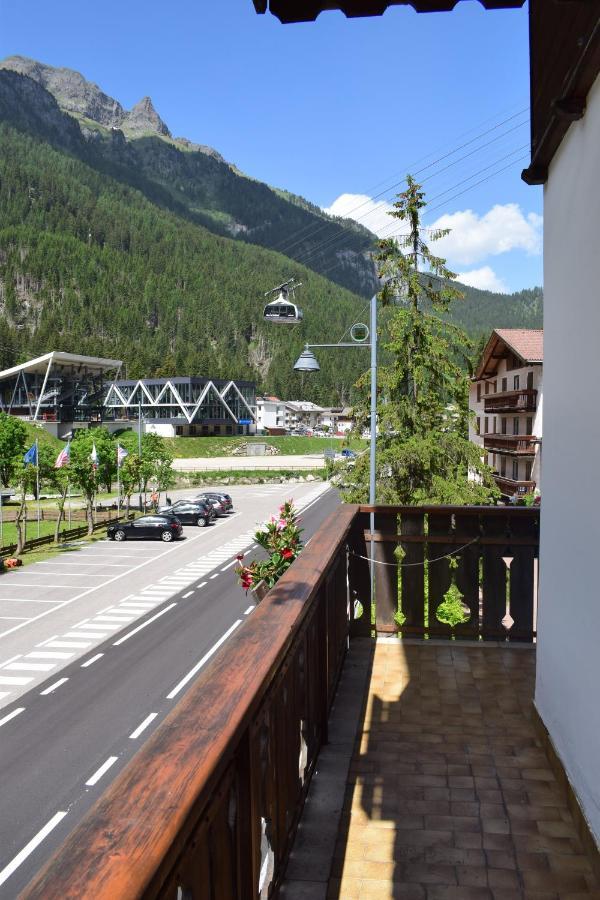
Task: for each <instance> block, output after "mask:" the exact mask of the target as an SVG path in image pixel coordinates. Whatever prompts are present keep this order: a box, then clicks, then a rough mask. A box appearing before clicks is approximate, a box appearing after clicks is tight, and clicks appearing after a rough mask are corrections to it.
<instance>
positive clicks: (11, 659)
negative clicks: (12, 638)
mask: <svg viewBox="0 0 600 900" xmlns="http://www.w3.org/2000/svg"><path fill="white" fill-rule="evenodd" d="M22 655H23V654H22V653H17V655H16V656H11V657H9V658H8V659H7V660H6V662H3V663H0V669H3V668H4V666H7V665H8V664H9V663H11V662H14V661H15V659H21V657H22Z"/></svg>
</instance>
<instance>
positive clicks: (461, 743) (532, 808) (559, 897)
mask: <svg viewBox="0 0 600 900" xmlns="http://www.w3.org/2000/svg"><path fill="white" fill-rule="evenodd" d="M351 653H352V651H351ZM534 674H535V651H534V650H533V649H530V648H525V647H513V648H501V647H499V646H497V645H495V646H490V645H488V646H486V647H481V646H461V645H460V644H459V643H453V644H452V645H449V644H446V645H444V646H440V644H439V643H438V644H435V645H434V644H433V643H425V644H418V645H417V644H416V643H410V644H407V643H401V642H400V641H394V642H386V643H381V642H378V643H377V644H376V645H375V650H374V658H373V669H372V673H371V678H370V684H369V692H368V698H367V702H366V711H365V720H364V726H363V731H362V735H361V737H360V738H359V741H358V742H357V744H356V745H355V749H354V753H353V755H352V759H351V762H350V767H349V770H348V781H347V787H346V794H345V799H344V803H343V808H342V810H341V816H340V820H339V829H338V835H337V842H336V843H335V849H334V853H333V860H332V864H331V869H330V878H329V882H328V885H327V889H326V890H325V885H324V884H323V885H322V889H323V894H320V893H319V894H318V893H317V892H315V893H314V894H313V893H311V892H309V890H307V888H308V885H305V890H304V891H303V892H302V893H301V894H300V893H299V894H298V896H300V895H301V896H306V897H309V896H315V897H316V896H324V895H325V894H326V896H327V897H329V898H339V900H352V898H359V900H366V898H406V900H518V898H527V900H530V898H531V900H534V898H535V900H579V898H581V900H583V898H590V897H596V898H599V897H600V890H599V885H598V883H597V881H596V880H595V878H594V876H593V874H592V868H591V865H590V861H589V859H588V857H587V856H586V855H585V853H584V850H583V848H582V845H581V843H580V840H579V838H578V835H577V832H576V830H575V827H574V823H573V819H572V816H571V813H570V811H569V809H568V806H567V800H566V796H565V794H564V792H563V791H561V789H560V788H559V785H558V783H557V782H556V780H555V778H554V775H553V773H552V770H551V769H550V766H549V763H548V760H547V757H546V755H545V752H544V750H543V749H542V747H541V744H540V743H539V741H538V740H537V737H536V733H535V731H534V726H533V722H532V719H531V708H532V696H533V685H534ZM326 750H327V748H326ZM316 777H317V778H318V776H316ZM308 806H309V807H310V804H308ZM284 896H288V895H287V894H285V892H284ZM290 896H292V895H291V894H290Z"/></svg>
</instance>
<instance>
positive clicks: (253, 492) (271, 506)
mask: <svg viewBox="0 0 600 900" xmlns="http://www.w3.org/2000/svg"><path fill="white" fill-rule="evenodd" d="M326 489H327V485H326V484H323V483H321V482H319V483H318V484H316V485H315V484H299V485H256V486H254V485H252V486H247V487H239V488H236V490H235V494H234V498H233V499H234V511H233V512H232V513H231V514H229V515H228V516H227V517H224V518H219V519H216V520H215V522H214V524H213V525H212V526H210V527H209V528H197V527H194V526H185V527H184V539H183V540H181V541H177V542H175V543H173V544H168V545H165V544H163V543H162V542H161V541H148V540H140V541H125V542H123V543H114V542H110V541H108V540H105V539H104V540H99V541H97V542H96V543H89V542H76V543H72V544H70V545H69V546H66V547H65V548H64V549H63V550H61V552H60V554H58V555H57V556H56V557H54V558H52V559H49V560H46V561H44V562H38V563H34V564H31V565H29V566H25V567H23V568H22V569H19V570H13V571H11V572H10V573H7V574H6V575H3V576H2V578H0V705H5V704H6V703H9V702H11V701H12V700H13V699H15V697H16V696H18V695H19V694H21V693H23V692H25V691H27V690H29V689H30V688H31V687H33V686H34V685H35V684H36V683H39V682H41V681H43V680H46V679H47V678H48V677H50V676H51V675H52V673H53V672H57V673H58V672H59V671H60V668H61V667H62V666H64V665H66V664H68V663H70V662H73V660H75V659H77V658H79V657H81V656H84V655H86V654H89V652H90V651H91V650H92V649H93V648H94V646H96V645H98V644H100V643H102V642H103V641H104V640H106V639H107V638H109V637H111V636H113V635H114V636H117V635H119V636H120V633H121V632H122V631H123V630H124V629H127V628H128V627H129V626H131V628H132V629H133V628H136V627H137V620H141V619H143V620H144V622H148V621H151V620H152V616H148V614H149V613H152V611H153V610H154V609H155V608H157V609H158V615H162V614H164V613H166V611H167V609H165V608H164V607H165V603H166V601H168V600H169V599H170V598H172V597H174V596H175V595H177V594H180V593H181V592H184V594H185V590H186V588H189V587H191V586H192V585H194V589H201V587H202V586H203V579H204V578H205V577H206V579H207V580H208V579H210V580H213V579H215V578H217V577H219V576H220V575H221V574H223V575H224V576H227V577H228V578H230V579H232V580H233V578H234V574H233V572H231V571H229V570H230V569H232V568H233V567H234V565H235V562H236V559H235V557H236V554H238V553H240V552H243V551H244V550H247V549H249V548H250V547H251V546H252V543H253V535H254V531H255V529H256V526H257V524H259V523H260V522H262V521H264V519H265V518H267V517H268V516H269V515H270V514H271V513H272V512H273V511H274V510H276V508H277V506H278V505H279V504H280V503H281V502H282V501H283V499H284V498H287V497H290V496H293V497H294V499H295V500H296V502H297V505H298V507H299V508H305V507H306V506H308V505H309V504H310V503H312V502H314V500H316V499H317V498H318V497H319V496H320V495H321V494H322V493H323V491H324V490H326ZM204 583H206V582H204ZM144 617H146V618H144ZM142 627H144V626H143V625H142ZM125 634H126V633H125ZM50 687H52V686H51V685H50Z"/></svg>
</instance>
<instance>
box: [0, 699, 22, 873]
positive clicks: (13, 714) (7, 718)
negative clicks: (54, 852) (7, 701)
mask: <svg viewBox="0 0 600 900" xmlns="http://www.w3.org/2000/svg"><path fill="white" fill-rule="evenodd" d="M22 712H25V707H24V706H19V708H18V709H13V711H12V712H9V713H8V715H7V716H4V718H2V719H0V726H2V725H5V724H6V723H7V722H10V720H11V719H15V718H16V717H17V716H20V715H21V713H22ZM0 884H2V882H0Z"/></svg>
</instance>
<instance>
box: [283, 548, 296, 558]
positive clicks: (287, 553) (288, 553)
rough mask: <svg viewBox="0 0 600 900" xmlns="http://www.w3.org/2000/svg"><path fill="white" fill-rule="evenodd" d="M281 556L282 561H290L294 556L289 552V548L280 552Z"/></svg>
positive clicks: (292, 552) (291, 551)
mask: <svg viewBox="0 0 600 900" xmlns="http://www.w3.org/2000/svg"><path fill="white" fill-rule="evenodd" d="M281 555H282V556H283V558H284V559H292V557H293V556H294V551H293V550H290V548H289V547H286V548H285V550H282V551H281Z"/></svg>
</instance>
